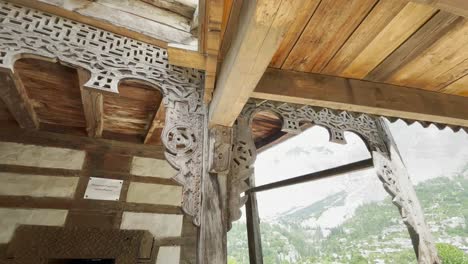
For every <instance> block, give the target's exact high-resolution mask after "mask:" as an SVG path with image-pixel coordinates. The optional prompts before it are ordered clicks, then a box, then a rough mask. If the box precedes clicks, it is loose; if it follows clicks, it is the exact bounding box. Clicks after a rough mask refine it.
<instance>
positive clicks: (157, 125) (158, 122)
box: [144, 103, 166, 144]
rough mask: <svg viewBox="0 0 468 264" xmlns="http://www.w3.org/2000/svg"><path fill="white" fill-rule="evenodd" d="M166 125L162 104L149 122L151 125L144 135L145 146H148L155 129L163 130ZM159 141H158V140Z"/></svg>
mask: <svg viewBox="0 0 468 264" xmlns="http://www.w3.org/2000/svg"><path fill="white" fill-rule="evenodd" d="M165 123H166V107H164V104H162V103H161V104H160V105H159V108H158V111H157V112H156V114H155V115H154V118H153V121H152V122H151V125H150V127H149V129H148V132H147V133H146V136H145V141H144V143H145V144H148V142H149V141H150V140H151V138H152V137H153V135H154V132H155V131H156V130H157V129H162V128H164V125H165ZM159 141H160V139H159Z"/></svg>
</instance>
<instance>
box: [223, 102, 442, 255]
mask: <svg viewBox="0 0 468 264" xmlns="http://www.w3.org/2000/svg"><path fill="white" fill-rule="evenodd" d="M259 111H270V112H273V113H275V114H277V115H278V116H279V117H281V118H282V120H283V128H282V130H283V131H286V132H292V133H298V132H300V131H301V125H302V124H304V123H310V124H312V125H319V126H322V127H324V128H326V129H327V130H328V131H329V133H330V141H331V142H335V143H341V144H345V143H346V140H345V138H344V131H350V132H354V133H356V134H357V135H359V136H360V137H361V138H362V139H363V140H364V142H365V143H366V145H367V147H368V149H369V151H370V152H371V153H372V155H373V159H374V166H375V168H376V170H377V174H378V176H379V179H380V180H381V181H382V183H383V185H384V188H385V190H386V191H387V192H388V193H389V194H390V196H391V197H392V198H393V202H394V203H395V205H396V206H397V207H398V209H399V211H400V213H401V216H402V218H403V221H404V223H405V224H406V226H407V228H408V231H409V233H410V236H411V239H412V242H413V247H414V249H415V252H416V255H417V257H418V262H419V263H431V264H433V263H440V260H439V259H438V256H437V250H436V248H435V245H434V241H433V238H432V236H431V234H430V231H429V228H428V226H427V225H426V223H425V220H424V214H423V211H422V208H421V206H420V204H419V201H418V198H417V196H416V192H415V190H414V188H413V185H412V183H411V181H410V179H409V175H408V173H407V171H406V168H405V166H404V164H403V162H402V160H401V157H400V156H399V154H398V151H397V149H396V145H395V144H394V143H393V140H392V139H391V136H390V132H389V130H388V129H387V128H386V126H385V123H384V122H383V121H382V120H381V119H379V118H378V117H374V116H370V115H366V114H356V113H350V112H346V111H334V110H331V109H326V108H317V107H312V106H305V105H293V104H287V103H279V102H272V101H257V100H251V101H249V103H248V104H247V105H246V106H245V107H244V109H243V111H242V113H241V115H240V117H239V118H238V119H237V124H236V126H235V131H236V133H235V135H234V145H233V151H234V152H233V159H232V161H231V162H232V163H234V164H240V165H239V166H234V167H233V166H231V174H230V180H231V182H230V185H229V188H230V190H229V197H228V199H229V206H230V208H229V211H230V212H231V215H230V221H235V220H237V219H239V218H240V207H242V206H243V205H244V204H245V202H246V199H247V198H246V197H245V196H242V197H241V195H242V193H243V192H245V191H246V190H247V188H248V185H247V183H246V180H247V179H248V178H249V177H253V167H252V164H253V162H254V160H255V152H256V150H255V146H254V144H253V140H252V135H251V131H250V126H249V125H250V124H249V123H250V121H251V120H252V118H253V116H254V115H255V113H257V112H259ZM236 150H237V152H236ZM236 159H237V161H238V162H237V163H236ZM239 160H240V161H241V162H240V163H239ZM234 164H233V165H234ZM233 207H234V208H233Z"/></svg>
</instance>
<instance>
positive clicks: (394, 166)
mask: <svg viewBox="0 0 468 264" xmlns="http://www.w3.org/2000/svg"><path fill="white" fill-rule="evenodd" d="M376 123H377V127H378V132H379V134H380V137H381V139H382V140H383V141H384V143H385V146H386V147H387V153H386V154H382V153H380V152H378V151H374V152H373V153H372V157H373V160H374V167H375V169H376V171H377V175H378V176H379V179H380V180H381V181H382V183H383V185H384V188H385V190H386V191H387V192H388V193H389V194H390V196H391V197H392V201H393V203H394V204H395V205H396V206H397V207H398V210H399V212H400V214H401V217H402V218H403V222H404V223H405V225H406V227H407V228H408V232H409V234H410V237H411V241H412V243H413V248H414V251H415V253H416V257H417V259H418V263H420V264H423V263H424V264H436V263H437V264H439V263H441V261H440V259H439V257H438V255H437V249H436V247H435V243H434V239H433V237H432V234H431V232H430V229H429V227H428V226H427V224H426V222H425V220H424V213H423V210H422V207H421V205H420V203H419V200H418V197H417V196H416V192H415V190H414V188H413V184H412V183H411V180H410V178H409V174H408V171H407V170H406V167H405V165H404V163H403V160H402V158H401V156H400V153H399V152H398V149H397V146H396V144H395V142H394V140H393V138H392V136H391V134H390V130H389V129H388V127H387V125H386V124H385V122H384V120H383V119H378V120H376Z"/></svg>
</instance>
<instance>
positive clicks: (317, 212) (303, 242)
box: [228, 164, 468, 264]
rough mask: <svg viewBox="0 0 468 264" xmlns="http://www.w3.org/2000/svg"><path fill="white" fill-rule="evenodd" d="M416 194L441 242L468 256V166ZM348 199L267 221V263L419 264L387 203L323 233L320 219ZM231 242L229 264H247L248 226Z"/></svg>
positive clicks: (365, 207) (341, 196)
mask: <svg viewBox="0 0 468 264" xmlns="http://www.w3.org/2000/svg"><path fill="white" fill-rule="evenodd" d="M416 192H417V194H418V197H419V199H420V201H421V204H422V206H423V208H424V211H425V215H426V220H427V222H428V224H429V226H430V227H431V230H432V232H433V234H434V237H435V238H436V240H437V242H444V243H449V244H452V245H455V246H457V247H459V248H461V249H463V250H465V252H466V251H468V221H467V219H468V164H467V166H466V167H465V168H464V170H463V171H462V172H461V173H460V174H459V175H458V176H456V177H453V178H446V177H439V178H434V179H431V180H428V181H425V182H422V183H420V184H419V185H417V186H416ZM349 195H350V193H347V192H339V193H336V194H333V195H330V196H328V197H326V198H324V199H322V200H320V201H317V202H315V203H313V204H311V205H309V206H306V207H303V208H301V209H296V210H292V211H290V212H287V213H284V214H282V215H280V216H278V217H276V218H274V219H272V220H269V221H268V222H265V221H262V223H261V233H262V246H263V254H264V263H266V264H289V263H301V264H305V263H416V262H415V256H414V253H413V249H412V246H411V242H410V239H409V235H408V233H407V231H406V227H405V226H404V224H403V223H402V221H401V218H400V216H399V214H398V211H397V209H396V207H395V206H394V205H393V204H392V203H391V201H390V199H388V198H387V199H385V200H383V201H380V202H370V203H366V204H362V205H360V206H358V207H357V208H356V210H355V211H354V214H353V215H351V216H350V217H349V218H348V219H345V220H344V221H341V222H340V223H341V224H339V225H338V226H336V227H333V228H331V229H330V228H324V227H323V223H322V222H321V221H320V218H321V217H322V216H324V215H325V214H327V212H329V211H330V210H333V209H334V208H337V207H340V206H343V203H344V201H345V199H346V198H347V196H349ZM327 219H329V216H328V218H327ZM228 236H229V243H228V249H229V256H230V263H248V249H247V238H246V235H245V223H235V224H234V225H233V229H232V230H231V231H230V232H229V234H228Z"/></svg>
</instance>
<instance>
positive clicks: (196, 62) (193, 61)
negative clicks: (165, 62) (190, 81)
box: [167, 47, 206, 70]
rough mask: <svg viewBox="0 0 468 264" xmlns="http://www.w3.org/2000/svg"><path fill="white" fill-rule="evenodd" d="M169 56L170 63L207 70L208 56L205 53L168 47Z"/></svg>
mask: <svg viewBox="0 0 468 264" xmlns="http://www.w3.org/2000/svg"><path fill="white" fill-rule="evenodd" d="M167 56H168V59H169V64H172V65H176V66H181V67H188V68H194V69H199V70H205V66H206V58H205V56H204V55H203V54H201V53H199V52H197V51H191V50H184V49H179V48H175V47H168V48H167Z"/></svg>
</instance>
